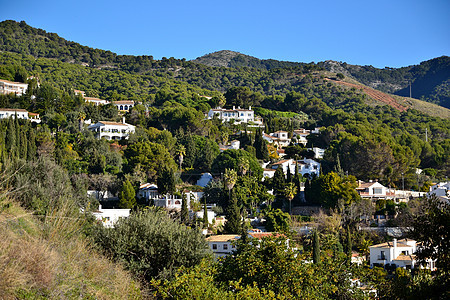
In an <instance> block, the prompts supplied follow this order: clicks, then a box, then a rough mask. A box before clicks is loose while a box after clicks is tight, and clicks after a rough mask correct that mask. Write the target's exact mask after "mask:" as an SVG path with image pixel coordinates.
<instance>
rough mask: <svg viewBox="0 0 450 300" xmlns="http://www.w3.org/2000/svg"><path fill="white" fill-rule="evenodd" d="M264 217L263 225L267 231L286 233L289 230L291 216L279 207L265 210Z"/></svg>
mask: <svg viewBox="0 0 450 300" xmlns="http://www.w3.org/2000/svg"><path fill="white" fill-rule="evenodd" d="M264 219H266V222H265V224H264V225H265V227H266V230H267V231H270V232H283V233H288V232H289V230H290V225H291V218H290V216H289V214H288V213H285V212H282V211H281V209H274V210H268V211H265V212H264Z"/></svg>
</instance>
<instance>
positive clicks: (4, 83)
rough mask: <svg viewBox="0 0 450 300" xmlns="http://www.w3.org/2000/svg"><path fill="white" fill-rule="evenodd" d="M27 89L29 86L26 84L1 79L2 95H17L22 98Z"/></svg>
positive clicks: (0, 92)
mask: <svg viewBox="0 0 450 300" xmlns="http://www.w3.org/2000/svg"><path fill="white" fill-rule="evenodd" d="M27 89H28V84H26V83H22V82H14V81H9V80H4V79H0V94H3V95H8V94H16V95H17V96H22V95H23V94H25V93H26V91H27Z"/></svg>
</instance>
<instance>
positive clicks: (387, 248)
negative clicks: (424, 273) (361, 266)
mask: <svg viewBox="0 0 450 300" xmlns="http://www.w3.org/2000/svg"><path fill="white" fill-rule="evenodd" d="M418 247H419V245H418V244H417V242H416V241H414V240H411V239H402V240H397V239H394V240H393V241H391V242H386V243H382V244H378V245H373V246H371V247H370V248H369V249H370V266H371V267H373V266H391V267H395V268H405V269H414V268H416V267H419V264H418V262H417V258H416V256H415V255H414V253H416V251H417V248H418ZM420 267H422V266H420ZM423 267H424V268H426V269H430V270H432V271H434V270H436V261H435V260H432V259H427V260H426V265H425V266H423Z"/></svg>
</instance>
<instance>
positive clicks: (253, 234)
mask: <svg viewBox="0 0 450 300" xmlns="http://www.w3.org/2000/svg"><path fill="white" fill-rule="evenodd" d="M248 235H249V236H251V237H252V238H255V239H259V240H260V239H262V238H265V237H280V236H284V235H283V234H279V233H276V232H249V233H248Z"/></svg>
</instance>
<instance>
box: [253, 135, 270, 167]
mask: <svg viewBox="0 0 450 300" xmlns="http://www.w3.org/2000/svg"><path fill="white" fill-rule="evenodd" d="M253 147H255V149H256V158H258V159H262V160H264V161H268V160H269V150H267V146H266V141H265V140H264V139H263V137H262V133H261V130H258V132H257V133H256V137H255V142H254V143H253Z"/></svg>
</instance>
